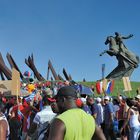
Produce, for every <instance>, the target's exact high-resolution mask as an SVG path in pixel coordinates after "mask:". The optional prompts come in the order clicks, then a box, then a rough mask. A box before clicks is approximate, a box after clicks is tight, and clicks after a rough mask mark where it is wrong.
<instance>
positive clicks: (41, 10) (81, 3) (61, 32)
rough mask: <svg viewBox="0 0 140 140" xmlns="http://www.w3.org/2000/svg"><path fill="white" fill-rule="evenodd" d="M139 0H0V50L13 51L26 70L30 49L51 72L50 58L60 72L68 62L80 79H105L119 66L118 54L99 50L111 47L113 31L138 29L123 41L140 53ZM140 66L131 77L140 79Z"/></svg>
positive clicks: (41, 69)
mask: <svg viewBox="0 0 140 140" xmlns="http://www.w3.org/2000/svg"><path fill="white" fill-rule="evenodd" d="M139 7H140V2H139V1H137V0H133V1H132V0H117V1H116V0H12V1H11V0H0V52H1V53H2V55H3V58H4V59H5V62H6V64H7V66H8V67H10V66H9V64H8V62H7V59H6V53H7V52H9V53H10V54H11V55H12V56H13V58H14V60H15V61H16V63H17V65H18V66H19V68H20V70H21V71H22V72H24V71H26V70H30V69H29V68H28V67H27V66H26V64H25V63H24V60H25V58H27V57H28V56H29V55H30V54H31V53H33V54H34V59H35V65H36V67H37V69H38V70H39V72H40V73H41V74H42V75H43V76H44V77H45V78H46V74H47V64H48V60H49V59H50V60H51V61H52V63H53V66H54V68H55V70H56V72H57V73H58V74H60V75H62V76H63V74H62V70H63V68H65V69H66V71H67V72H68V73H69V74H71V75H72V77H73V79H74V80H75V81H81V80H83V78H85V79H86V80H87V81H96V80H98V79H101V76H102V74H101V65H102V64H103V63H105V65H106V68H105V75H107V74H109V73H110V72H111V71H112V70H113V69H114V68H115V67H116V66H117V61H116V59H115V57H114V58H113V57H110V56H108V55H107V54H105V55H104V56H102V57H100V56H99V54H100V53H101V52H102V51H103V50H105V49H107V46H105V44H104V41H105V39H106V37H107V36H108V35H114V32H116V31H117V32H120V33H121V34H123V35H128V34H130V33H132V34H134V37H133V38H132V39H129V40H126V41H125V42H124V43H125V44H126V46H127V47H128V49H130V50H131V51H133V52H134V53H136V54H137V55H139V56H140V30H139V25H140V14H139V13H140V10H139ZM139 73H140V67H139V68H137V69H135V71H134V72H133V73H132V76H131V80H132V81H140V76H139Z"/></svg>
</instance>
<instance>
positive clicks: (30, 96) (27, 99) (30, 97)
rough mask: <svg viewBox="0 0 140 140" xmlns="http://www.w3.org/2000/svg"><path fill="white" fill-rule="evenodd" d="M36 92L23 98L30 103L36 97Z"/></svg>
mask: <svg viewBox="0 0 140 140" xmlns="http://www.w3.org/2000/svg"><path fill="white" fill-rule="evenodd" d="M36 93H37V92H36V90H34V91H33V92H32V93H31V94H30V95H29V96H28V97H26V98H25V101H32V100H33V99H34V97H35V95H36Z"/></svg>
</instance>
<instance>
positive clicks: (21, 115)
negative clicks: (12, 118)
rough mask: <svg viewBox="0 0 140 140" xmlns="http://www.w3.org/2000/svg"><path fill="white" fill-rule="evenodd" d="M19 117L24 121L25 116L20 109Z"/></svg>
mask: <svg viewBox="0 0 140 140" xmlns="http://www.w3.org/2000/svg"><path fill="white" fill-rule="evenodd" d="M18 116H19V117H20V118H21V119H22V118H23V117H24V115H23V114H22V112H21V111H20V110H19V109H18Z"/></svg>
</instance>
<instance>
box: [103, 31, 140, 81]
mask: <svg viewBox="0 0 140 140" xmlns="http://www.w3.org/2000/svg"><path fill="white" fill-rule="evenodd" d="M115 35H116V36H115V37H113V36H108V37H107V39H106V41H105V44H106V45H108V44H109V50H105V51H104V52H102V53H101V54H100V56H102V55H103V54H104V53H107V54H108V55H110V56H116V59H117V60H118V66H117V67H116V68H115V69H114V70H113V71H112V72H111V73H110V74H109V75H108V76H107V77H106V78H112V79H121V78H122V77H123V76H131V74H132V72H133V70H134V68H137V67H138V64H139V57H138V56H136V55H135V54H134V53H133V52H131V51H130V50H128V49H127V47H126V46H125V45H124V43H123V39H128V38H130V37H132V36H133V35H132V34H130V35H129V36H127V37H123V36H121V35H120V34H119V33H118V32H115Z"/></svg>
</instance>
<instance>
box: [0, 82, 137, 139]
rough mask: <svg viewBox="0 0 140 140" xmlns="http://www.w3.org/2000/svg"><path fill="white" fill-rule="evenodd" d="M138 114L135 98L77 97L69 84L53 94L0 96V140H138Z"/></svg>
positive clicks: (41, 91)
mask: <svg viewBox="0 0 140 140" xmlns="http://www.w3.org/2000/svg"><path fill="white" fill-rule="evenodd" d="M48 91H49V92H48ZM54 91H55V94H52V93H53V92H54ZM50 92H51V94H50ZM34 93H35V94H34ZM31 95H32V97H33V98H31ZM139 112H140V95H139V94H138V95H137V96H136V97H135V98H133V99H132V98H127V97H125V96H123V95H120V94H119V93H118V96H117V97H114V98H113V97H110V96H108V95H105V96H100V97H95V96H93V95H86V94H85V95H80V94H79V93H78V92H77V90H76V89H75V88H74V86H72V85H70V84H69V83H65V84H63V85H62V86H61V87H59V88H58V89H57V93H56V90H54V89H51V88H49V90H48V89H47V90H44V89H40V88H38V89H34V92H33V93H31V94H30V95H29V96H27V97H26V96H25V97H18V98H17V97H7V98H6V97H4V96H3V95H1V96H0V140H91V139H93V140H117V138H121V140H138V139H139V134H140V115H139Z"/></svg>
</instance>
